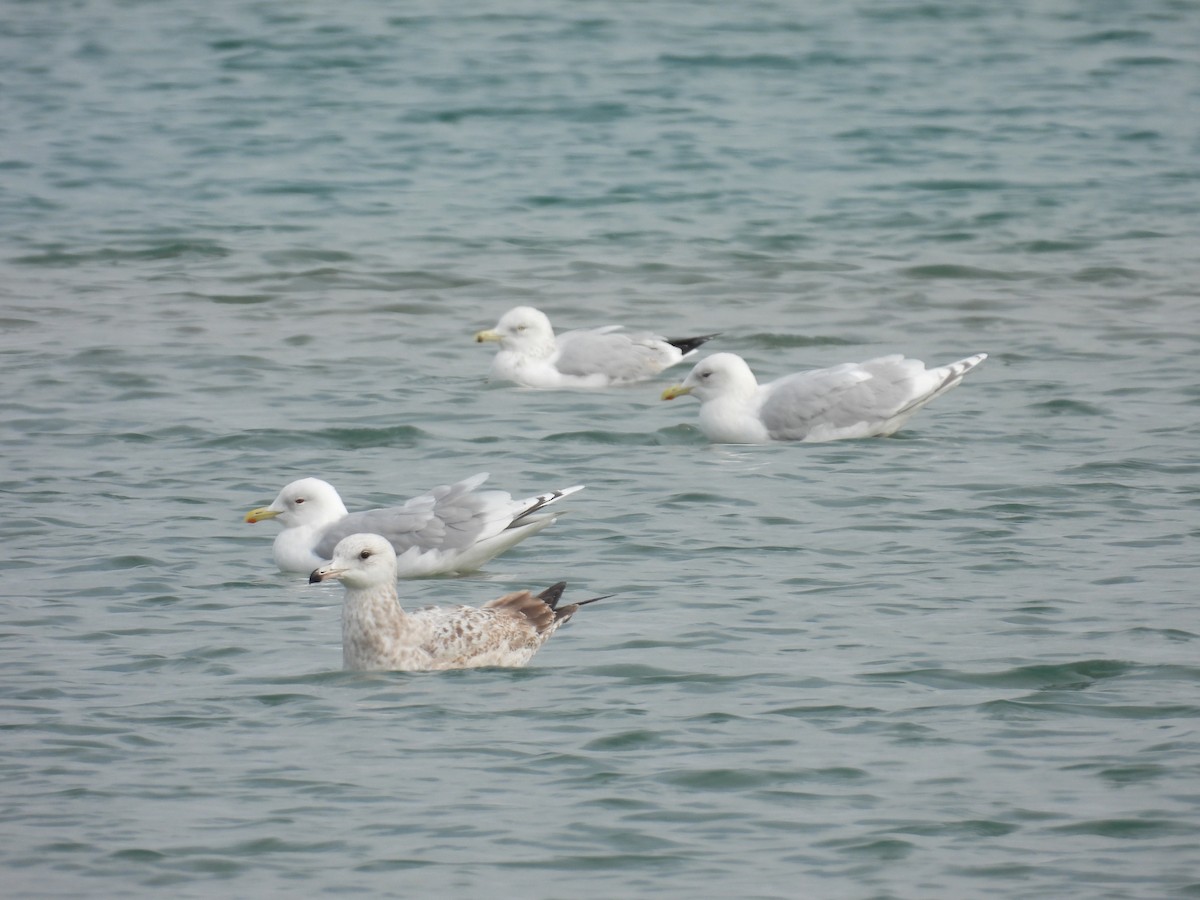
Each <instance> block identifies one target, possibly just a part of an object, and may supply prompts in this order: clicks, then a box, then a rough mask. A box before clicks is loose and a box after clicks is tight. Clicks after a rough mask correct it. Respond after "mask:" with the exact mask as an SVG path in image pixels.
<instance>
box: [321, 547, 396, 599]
mask: <svg viewBox="0 0 1200 900" xmlns="http://www.w3.org/2000/svg"><path fill="white" fill-rule="evenodd" d="M321 581H340V582H341V583H342V584H344V585H345V586H346V587H348V588H371V587H376V586H378V585H381V584H394V583H395V581H396V551H395V550H393V549H392V545H391V543H390V542H389V541H388V539H387V538H385V537H381V536H380V535H378V534H352V535H350V536H349V537H344V538H342V539H341V540H340V541H338V544H337V546H336V547H334V548H333V559H331V560H330V561H329V562H328V563H326V564H325V565H323V566H321V567H320V568H317V569H314V570H313V573H312V574H311V575H309V576H308V583H309V584H317V583H318V582H321Z"/></svg>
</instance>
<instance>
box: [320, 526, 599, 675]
mask: <svg viewBox="0 0 1200 900" xmlns="http://www.w3.org/2000/svg"><path fill="white" fill-rule="evenodd" d="M395 566H396V554H395V551H393V550H392V547H391V544H390V543H389V542H388V541H387V540H386V539H384V538H383V537H381V536H379V535H376V534H355V535H351V536H349V537H347V538H344V539H343V540H342V541H341V542H339V543H338V545H337V547H336V548H335V549H334V552H333V559H332V561H331V562H330V563H329V564H328V565H326V566H322V567H320V568H318V569H316V570H315V571H314V572H313V573H312V575H310V576H309V581H310V582H314V583H315V582H319V581H328V580H337V581H340V582H342V584H343V585H344V586H345V588H346V593H345V597H344V599H343V601H342V664H343V666H344V667H345V668H347V669H356V670H362V671H377V670H382V671H433V670H437V669H466V668H477V667H480V666H523V665H525V664H526V663H528V662H529V660H530V659H531V658H532V657H533V655H534V653H536V652H537V651H538V649H539V648H540V647H541V646H542V644H544V643H545V642H546V641H547V640H549V639H550V636H551V635H552V634H554V632H555V631H557V630H558V629H559V627H560V626H561V625H563V624H564V623H565V622H566V621H567V620H568V619H570V618H571V616H572V615H574V614H575V612H576V610H578V609H579V607H580V606H583V605H584V604H586V603H591V602H593V601H591V600H585V601H583V602H582V603H574V604H571V605H569V606H563V607H559V606H558V601H559V598H560V597H561V596H562V592H563V589H564V588H565V587H566V585H565V583H563V582H560V583H559V584H556V585H554V586H553V587H550V588H547V589H546V590H545V591H543V592H542V593H541V594H538V595H536V596H535V595H534V594H533V593H531V592H530V591H516V592H514V593H511V594H505V595H504V596H502V597H498V598H496V599H495V600H492V601H491V602H490V603H486V604H484V605H483V606H482V607H473V606H430V607H425V608H422V609H417V610H414V611H413V612H411V613H410V612H406V611H405V610H404V609H403V608H402V607H401V605H400V599H399V597H398V596H397V594H396V573H395Z"/></svg>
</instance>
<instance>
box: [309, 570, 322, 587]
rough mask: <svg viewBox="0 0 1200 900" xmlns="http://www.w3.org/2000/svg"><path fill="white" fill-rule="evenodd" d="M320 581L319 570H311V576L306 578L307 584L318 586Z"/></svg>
mask: <svg viewBox="0 0 1200 900" xmlns="http://www.w3.org/2000/svg"><path fill="white" fill-rule="evenodd" d="M320 581H321V570H320V569H313V570H312V574H311V575H309V576H308V583H309V584H318V583H319V582H320Z"/></svg>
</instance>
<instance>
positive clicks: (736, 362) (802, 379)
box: [662, 353, 987, 444]
mask: <svg viewBox="0 0 1200 900" xmlns="http://www.w3.org/2000/svg"><path fill="white" fill-rule="evenodd" d="M985 359H987V354H986V353H976V354H975V355H974V356H968V357H967V358H966V359H960V360H958V361H957V362H952V363H949V364H948V365H945V366H938V367H937V368H935V369H926V368H925V364H924V363H923V362H921V361H920V360H917V359H905V358H904V357H903V356H900V355H899V354H897V355H894V356H881V357H879V358H878V359H871V360H867V361H866V362H863V363H843V364H842V365H840V366H833V367H832V368H828V369H814V370H812V371H809V372H797V373H796V374H793V375H785V376H784V377H783V378H780V379H778V380H776V381H771V382H768V383H766V384H759V383H758V381H757V380H756V379H755V378H754V373H753V372H751V371H750V367H749V366H748V365H746V361H745V360H744V359H742V358H741V357H740V356H738V355H737V354H735V353H714V354H713V355H712V356H709V357H706V358H704V359H702V360H700V362H698V363H696V365H695V367H694V368H693V369H692V371H691V372H690V373H689V374H688V376H687V378H685V379H684V380H683V383H682V384H676V385H673V386H671V387H669V388H667V389H666V390H665V391H663V394H662V399H664V400H674V399H675V398H676V397H679V396H682V395H683V394H692V395H694V396H695V397H697V398H698V399H699V400H700V430H701V431H703V432H704V434H705V435H706V436H707V437H708V439H709V440H710V441H713V442H714V443H720V444H762V443H766V442H768V441H833V440H838V439H839V438H862V437H877V436H884V435H889V434H893V433H895V432H896V431H898V430H899V429H900V427H901V426H903V425H904V423H905V422H907V421H908V419H909V417H910V416H912V414H913V413H915V412H916V411H917V410H918V409H920V408H921V407H922V406H924V405H925V404H926V403H928V402H929V401H930V400H932V399H934V398H935V397H938V396H940V395H942V394H944V393H946V391H948V390H950V389H951V388H952V387H954V386H955V385H957V384H958V383H959V382H960V381H962V379H963V376H964V375H966V374H967V373H968V372H970V371H971V370H972V369H974V368H975V367H976V366H977V365H979V364H980V363H981V362H983V361H984V360H985Z"/></svg>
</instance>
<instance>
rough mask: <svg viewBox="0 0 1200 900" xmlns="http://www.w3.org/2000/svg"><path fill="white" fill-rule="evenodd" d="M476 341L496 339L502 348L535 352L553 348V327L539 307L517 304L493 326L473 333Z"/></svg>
mask: <svg viewBox="0 0 1200 900" xmlns="http://www.w3.org/2000/svg"><path fill="white" fill-rule="evenodd" d="M475 341H476V343H480V344H481V343H483V342H484V341H498V342H499V344H500V348H501V349H502V350H514V351H516V352H518V353H536V352H537V351H539V350H543V349H546V348H548V349H549V351H551V352H552V351H553V349H554V329H553V328H552V327H551V326H550V320H549V319H548V318H546V314H545V313H544V312H542V311H541V310H540V309H534V308H533V307H532V306H517V307H514V308H513V309H510V310H509V311H508V312H506V313H505V314H504V315H502V316H501V317H500V321H499V322H497V323H496V327H495V328H491V329H489V330H487V331H480V332H479V333H477V334H476V335H475Z"/></svg>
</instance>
